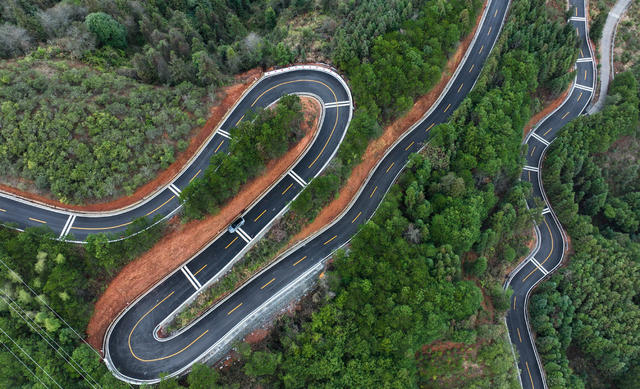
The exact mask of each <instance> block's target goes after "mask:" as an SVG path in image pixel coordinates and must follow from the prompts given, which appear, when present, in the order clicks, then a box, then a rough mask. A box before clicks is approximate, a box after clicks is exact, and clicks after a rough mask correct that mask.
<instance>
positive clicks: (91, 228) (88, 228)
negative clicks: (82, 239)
mask: <svg viewBox="0 0 640 389" xmlns="http://www.w3.org/2000/svg"><path fill="white" fill-rule="evenodd" d="M131 223H133V222H127V223H122V224H118V225H117V226H111V227H71V229H72V230H84V231H102V230H111V229H113V228H118V227H124V226H128V225H129V224H131Z"/></svg>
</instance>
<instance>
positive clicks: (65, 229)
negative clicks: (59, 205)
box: [58, 215, 76, 239]
mask: <svg viewBox="0 0 640 389" xmlns="http://www.w3.org/2000/svg"><path fill="white" fill-rule="evenodd" d="M75 221H76V215H69V218H68V219H67V222H66V223H65V225H64V227H62V231H60V236H59V237H58V239H62V238H63V237H65V236H66V235H67V234H69V230H70V229H71V226H72V225H73V223H74V222H75Z"/></svg>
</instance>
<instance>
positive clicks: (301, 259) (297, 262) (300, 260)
mask: <svg viewBox="0 0 640 389" xmlns="http://www.w3.org/2000/svg"><path fill="white" fill-rule="evenodd" d="M325 244H326V243H325ZM305 258H307V256H306V255H305V256H304V257H302V258H300V259H298V261H296V263H294V264H293V266H295V265H297V264H299V263H300V262H302V261H304V260H305Z"/></svg>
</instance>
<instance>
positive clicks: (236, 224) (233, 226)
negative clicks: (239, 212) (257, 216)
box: [228, 216, 244, 234]
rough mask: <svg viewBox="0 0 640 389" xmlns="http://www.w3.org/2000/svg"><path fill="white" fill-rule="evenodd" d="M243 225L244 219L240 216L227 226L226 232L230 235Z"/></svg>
mask: <svg viewBox="0 0 640 389" xmlns="http://www.w3.org/2000/svg"><path fill="white" fill-rule="evenodd" d="M243 225H244V217H242V216H241V217H239V218H238V219H236V220H235V221H234V222H233V223H231V224H230V225H229V228H228V231H229V233H230V234H233V233H235V232H236V231H237V230H238V228H240V227H242V226H243Z"/></svg>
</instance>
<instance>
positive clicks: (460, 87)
mask: <svg viewBox="0 0 640 389" xmlns="http://www.w3.org/2000/svg"><path fill="white" fill-rule="evenodd" d="M463 86H464V82H463V83H461V84H460V86H459V87H458V93H460V90H461V89H462V87H463Z"/></svg>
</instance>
